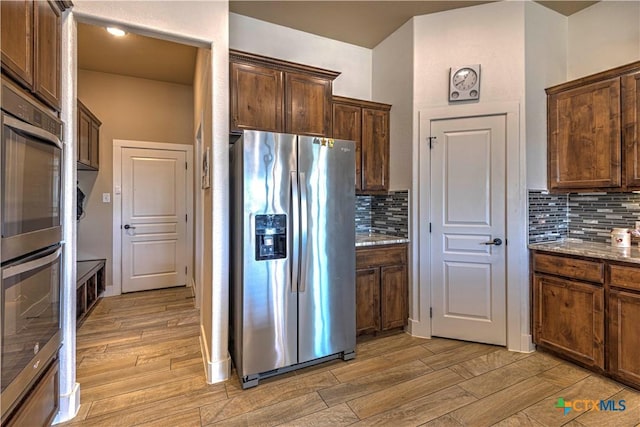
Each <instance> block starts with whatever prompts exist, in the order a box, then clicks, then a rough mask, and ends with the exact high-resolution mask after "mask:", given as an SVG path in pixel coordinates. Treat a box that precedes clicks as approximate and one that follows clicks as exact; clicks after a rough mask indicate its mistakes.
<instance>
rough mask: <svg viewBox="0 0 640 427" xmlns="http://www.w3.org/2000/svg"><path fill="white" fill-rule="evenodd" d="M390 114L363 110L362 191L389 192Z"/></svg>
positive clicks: (367, 109)
mask: <svg viewBox="0 0 640 427" xmlns="http://www.w3.org/2000/svg"><path fill="white" fill-rule="evenodd" d="M388 176H389V112H388V111H381V110H374V109H369V108H363V109H362V190H365V191H366V190H387V189H388V186H389V183H388Z"/></svg>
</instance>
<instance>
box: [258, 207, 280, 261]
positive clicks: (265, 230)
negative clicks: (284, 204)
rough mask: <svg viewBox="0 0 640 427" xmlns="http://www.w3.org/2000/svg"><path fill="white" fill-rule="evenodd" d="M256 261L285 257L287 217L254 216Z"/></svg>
mask: <svg viewBox="0 0 640 427" xmlns="http://www.w3.org/2000/svg"><path fill="white" fill-rule="evenodd" d="M255 230H256V234H255V236H254V239H255V240H254V241H255V242H256V261H264V260H270V259H281V258H286V257H287V216H286V215H284V214H280V215H277V214H274V215H256V216H255Z"/></svg>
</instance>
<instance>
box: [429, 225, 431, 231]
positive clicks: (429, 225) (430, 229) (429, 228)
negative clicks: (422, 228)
mask: <svg viewBox="0 0 640 427" xmlns="http://www.w3.org/2000/svg"><path fill="white" fill-rule="evenodd" d="M429 233H431V223H429Z"/></svg>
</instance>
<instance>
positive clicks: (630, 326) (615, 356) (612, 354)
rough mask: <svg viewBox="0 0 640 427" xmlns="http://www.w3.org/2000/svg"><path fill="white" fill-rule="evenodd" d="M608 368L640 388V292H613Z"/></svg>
mask: <svg viewBox="0 0 640 427" xmlns="http://www.w3.org/2000/svg"><path fill="white" fill-rule="evenodd" d="M608 310H609V315H608V320H609V338H608V343H607V349H608V361H609V363H608V370H609V373H610V374H611V376H612V377H614V378H616V379H617V380H620V381H622V382H624V383H627V384H631V385H634V386H636V387H640V357H639V356H638V349H640V333H638V327H640V292H626V291H623V290H618V289H611V290H610V291H609V302H608Z"/></svg>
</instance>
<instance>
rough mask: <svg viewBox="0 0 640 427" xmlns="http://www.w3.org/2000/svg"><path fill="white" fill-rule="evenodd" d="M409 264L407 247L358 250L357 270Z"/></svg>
mask: <svg viewBox="0 0 640 427" xmlns="http://www.w3.org/2000/svg"><path fill="white" fill-rule="evenodd" d="M406 263H407V248H406V246H389V247H383V248H375V249H373V248H367V249H358V250H356V268H367V267H372V266H384V265H400V264H406Z"/></svg>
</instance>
